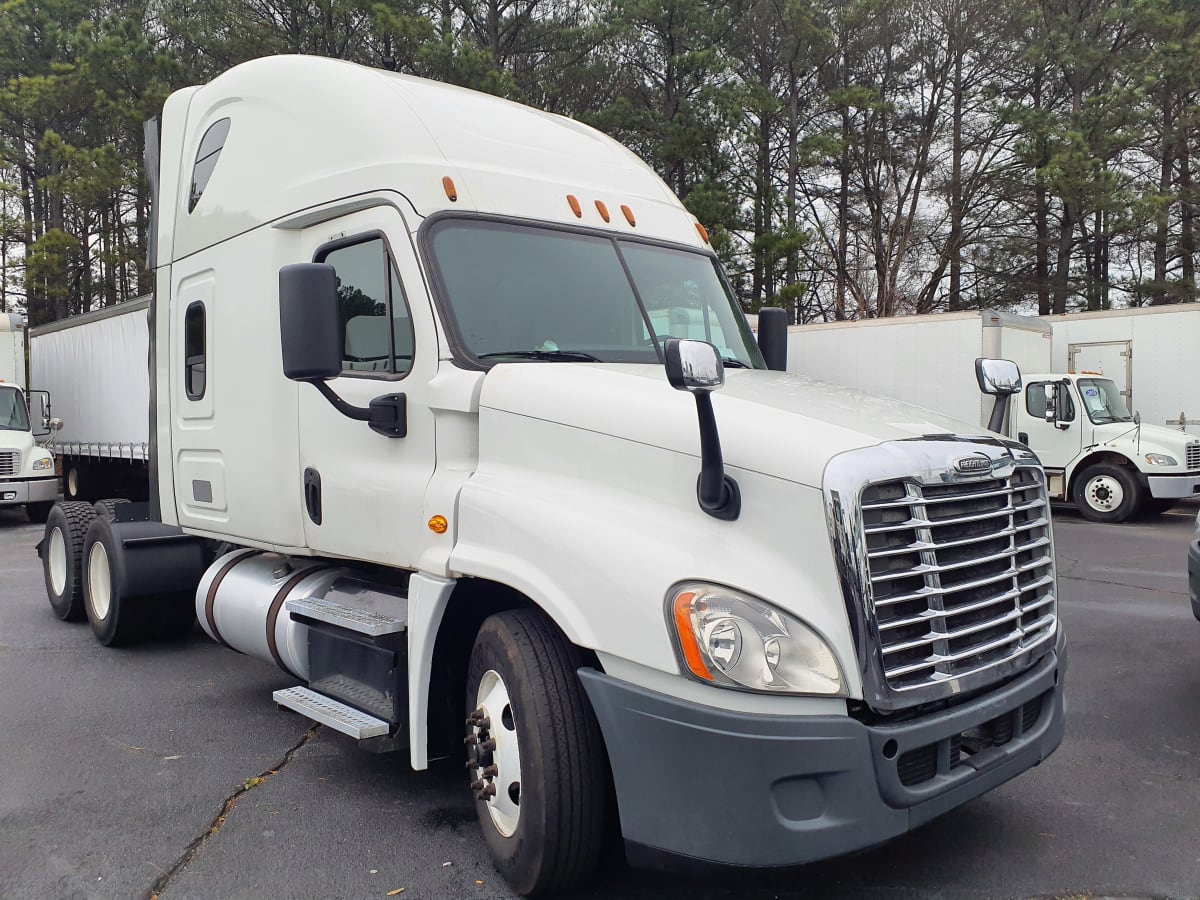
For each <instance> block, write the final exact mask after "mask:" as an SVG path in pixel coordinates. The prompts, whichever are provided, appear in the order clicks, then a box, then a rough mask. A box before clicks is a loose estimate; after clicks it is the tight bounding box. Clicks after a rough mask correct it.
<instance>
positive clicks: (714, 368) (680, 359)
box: [664, 340, 725, 394]
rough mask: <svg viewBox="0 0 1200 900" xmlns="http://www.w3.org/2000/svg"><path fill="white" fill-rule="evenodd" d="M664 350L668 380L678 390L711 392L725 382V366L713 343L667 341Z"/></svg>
mask: <svg viewBox="0 0 1200 900" xmlns="http://www.w3.org/2000/svg"><path fill="white" fill-rule="evenodd" d="M664 352H665V354H666V365H667V381H669V382H670V383H671V387H673V388H675V389H676V390H678V391H691V392H692V393H693V394H695V393H700V392H703V393H708V392H709V391H714V390H716V389H717V388H719V387H721V386H722V385H724V384H725V365H724V363H722V362H721V355H720V354H719V353H717V348H716V347H714V346H713V345H712V344H708V343H705V342H704V341H683V340H668V341H667V342H666V346H665V347H664Z"/></svg>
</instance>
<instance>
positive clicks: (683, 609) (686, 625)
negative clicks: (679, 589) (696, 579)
mask: <svg viewBox="0 0 1200 900" xmlns="http://www.w3.org/2000/svg"><path fill="white" fill-rule="evenodd" d="M695 599H696V592H695V591H684V592H683V593H682V594H680V595H679V596H678V597H676V598H675V632H676V633H677V634H678V635H679V646H680V648H681V649H682V650H683V660H684V662H686V663H687V667H688V669H690V670H691V673H692V674H693V675H695V676H696V677H697V678H703V679H704V680H705V681H716V679H715V678H713V674H712V672H710V671H709V670H708V666H707V665H705V663H704V655H703V654H702V653H701V652H700V645H699V644H698V643H696V633H695V631H694V630H693V629H692V601H693V600H695Z"/></svg>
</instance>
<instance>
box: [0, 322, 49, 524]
mask: <svg viewBox="0 0 1200 900" xmlns="http://www.w3.org/2000/svg"><path fill="white" fill-rule="evenodd" d="M25 361H26V349H25V320H24V318H23V317H22V316H20V315H17V314H16V313H3V314H0V509H3V508H6V507H12V506H24V507H25V512H26V514H27V515H28V516H29V521H31V522H45V521H46V517H47V515H49V513H50V508H51V507H52V506H53V505H54V499H55V497H57V496H58V486H57V481H56V479H55V476H54V455H53V454H52V453H51V452H50V451H49V450H47V449H46V448H45V447H42V446H40V445H39V444H38V441H37V438H38V437H48V436H49V435H51V434H52V433H53V427H52V426H53V425H55V424H57V423H54V422H52V420H51V418H50V397H49V395H48V394H46V393H45V392H43V391H31V392H28V393H27V392H26V391H25V364H26V363H25ZM31 406H32V409H31Z"/></svg>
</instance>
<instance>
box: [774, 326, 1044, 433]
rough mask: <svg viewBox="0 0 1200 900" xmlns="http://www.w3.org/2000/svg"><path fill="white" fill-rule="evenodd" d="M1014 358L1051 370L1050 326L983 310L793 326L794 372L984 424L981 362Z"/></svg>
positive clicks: (1031, 368) (987, 405)
mask: <svg viewBox="0 0 1200 900" xmlns="http://www.w3.org/2000/svg"><path fill="white" fill-rule="evenodd" d="M980 357H985V358H991V359H1011V360H1012V361H1013V362H1015V363H1017V365H1018V366H1019V367H1020V369H1021V371H1022V372H1045V371H1048V370H1049V368H1050V359H1051V331H1050V326H1049V325H1048V324H1047V323H1045V322H1042V321H1041V320H1039V319H1036V318H1032V317H1029V316H1016V315H1012V314H1010V313H1003V312H996V311H994V310H983V311H979V312H961V313H945V314H942V315H928V316H898V317H895V318H890V319H864V320H861V321H857V322H830V323H826V324H821V325H803V326H794V327H792V328H789V329H788V371H789V372H795V373H797V374H799V375H808V376H810V377H812V378H819V379H821V380H823V381H831V382H833V383H834V384H843V385H847V386H849V387H853V388H856V389H858V390H862V391H867V392H869V393H871V394H877V395H879V396H882V397H892V398H894V399H896V400H903V401H904V402H906V403H912V404H914V405H916V406H923V407H925V408H927V409H932V410H936V411H937V412H939V413H941V414H942V415H947V416H953V417H954V418H956V419H962V420H964V421H968V422H979V423H985V422H987V420H988V415H989V414H990V412H991V408H992V403H991V400H990V399H987V398H981V396H980V393H979V389H978V387H977V386H976V383H975V360H976V359H979V358H980Z"/></svg>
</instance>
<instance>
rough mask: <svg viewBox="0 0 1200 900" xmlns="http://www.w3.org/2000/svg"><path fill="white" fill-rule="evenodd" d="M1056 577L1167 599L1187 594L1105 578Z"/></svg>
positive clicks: (1060, 573) (1060, 574)
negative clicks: (1161, 596) (1163, 596)
mask: <svg viewBox="0 0 1200 900" xmlns="http://www.w3.org/2000/svg"><path fill="white" fill-rule="evenodd" d="M1058 577H1059V578H1061V579H1064V580H1066V581H1084V582H1087V583H1088V584H1107V585H1112V586H1113V587H1123V588H1130V589H1131V590H1135V591H1146V592H1147V593H1151V594H1166V595H1167V596H1169V597H1186V596H1187V593H1186V592H1184V591H1171V590H1165V589H1163V588H1150V587H1142V586H1141V585H1138V584H1129V583H1128V582H1125V581H1109V580H1108V579H1105V578H1086V577H1084V576H1081V575H1067V574H1066V573H1064V572H1059V573H1058Z"/></svg>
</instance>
